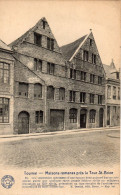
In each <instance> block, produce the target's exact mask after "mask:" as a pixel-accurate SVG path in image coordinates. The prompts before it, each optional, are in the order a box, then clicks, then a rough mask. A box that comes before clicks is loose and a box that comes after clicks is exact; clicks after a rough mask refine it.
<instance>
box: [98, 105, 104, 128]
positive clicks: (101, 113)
mask: <svg viewBox="0 0 121 195" xmlns="http://www.w3.org/2000/svg"><path fill="white" fill-rule="evenodd" d="M103 112H104V111H103V108H100V110H99V127H103Z"/></svg>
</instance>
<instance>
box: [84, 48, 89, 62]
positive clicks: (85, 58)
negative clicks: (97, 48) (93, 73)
mask: <svg viewBox="0 0 121 195" xmlns="http://www.w3.org/2000/svg"><path fill="white" fill-rule="evenodd" d="M83 60H84V61H85V62H88V61H89V51H87V50H84V52H83Z"/></svg>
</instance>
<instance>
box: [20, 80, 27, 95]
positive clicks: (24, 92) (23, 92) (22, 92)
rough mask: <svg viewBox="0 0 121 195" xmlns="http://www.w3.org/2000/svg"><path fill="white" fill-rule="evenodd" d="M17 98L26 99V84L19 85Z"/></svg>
mask: <svg viewBox="0 0 121 195" xmlns="http://www.w3.org/2000/svg"><path fill="white" fill-rule="evenodd" d="M19 96H22V97H28V84H27V83H19Z"/></svg>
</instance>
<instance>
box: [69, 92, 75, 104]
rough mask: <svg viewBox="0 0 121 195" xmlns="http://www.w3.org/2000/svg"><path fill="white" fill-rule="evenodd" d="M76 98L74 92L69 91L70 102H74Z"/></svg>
mask: <svg viewBox="0 0 121 195" xmlns="http://www.w3.org/2000/svg"><path fill="white" fill-rule="evenodd" d="M75 99H76V92H75V91H70V102H75Z"/></svg>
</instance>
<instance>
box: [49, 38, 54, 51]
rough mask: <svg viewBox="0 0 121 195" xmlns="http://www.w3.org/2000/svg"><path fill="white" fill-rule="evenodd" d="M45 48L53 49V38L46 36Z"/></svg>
mask: <svg viewBox="0 0 121 195" xmlns="http://www.w3.org/2000/svg"><path fill="white" fill-rule="evenodd" d="M47 49H50V50H54V39H51V38H49V37H48V38H47Z"/></svg>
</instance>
